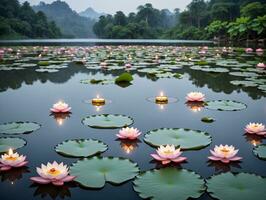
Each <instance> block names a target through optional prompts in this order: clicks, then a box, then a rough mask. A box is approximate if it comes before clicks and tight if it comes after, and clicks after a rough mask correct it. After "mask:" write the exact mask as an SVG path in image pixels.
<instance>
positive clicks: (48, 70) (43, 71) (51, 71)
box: [35, 68, 59, 73]
mask: <svg viewBox="0 0 266 200" xmlns="http://www.w3.org/2000/svg"><path fill="white" fill-rule="evenodd" d="M35 71H36V72H40V73H55V72H59V70H58V69H45V68H41V69H36V70H35Z"/></svg>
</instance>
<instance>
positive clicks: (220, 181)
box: [207, 172, 266, 200]
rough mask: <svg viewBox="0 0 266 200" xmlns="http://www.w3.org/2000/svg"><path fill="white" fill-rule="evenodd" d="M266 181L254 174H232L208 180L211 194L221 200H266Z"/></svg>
mask: <svg viewBox="0 0 266 200" xmlns="http://www.w3.org/2000/svg"><path fill="white" fill-rule="evenodd" d="M265 185H266V179H265V178H262V177H260V176H256V175H254V174H248V173H239V174H236V175H234V174H232V173H230V172H228V173H223V174H219V175H216V176H213V177H211V178H210V179H208V180H207V188H208V189H207V191H208V192H209V194H210V195H211V196H212V197H214V198H217V199H221V200H233V199H234V200H238V199H239V200H250V199H256V200H265V199H266V193H265Z"/></svg>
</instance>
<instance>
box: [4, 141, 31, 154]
mask: <svg viewBox="0 0 266 200" xmlns="http://www.w3.org/2000/svg"><path fill="white" fill-rule="evenodd" d="M26 144H27V142H26V141H25V140H24V139H21V138H15V137H0V153H4V152H7V151H8V150H9V149H10V148H11V149H13V150H14V149H19V148H21V147H23V146H25V145H26Z"/></svg>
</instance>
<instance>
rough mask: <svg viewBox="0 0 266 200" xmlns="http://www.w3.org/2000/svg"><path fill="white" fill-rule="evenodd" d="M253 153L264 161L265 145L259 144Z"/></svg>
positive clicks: (265, 158) (265, 155) (265, 156)
mask: <svg viewBox="0 0 266 200" xmlns="http://www.w3.org/2000/svg"><path fill="white" fill-rule="evenodd" d="M253 153H254V154H255V155H256V156H258V157H259V158H261V159H263V160H266V144H261V145H259V146H257V147H255V148H254V150H253Z"/></svg>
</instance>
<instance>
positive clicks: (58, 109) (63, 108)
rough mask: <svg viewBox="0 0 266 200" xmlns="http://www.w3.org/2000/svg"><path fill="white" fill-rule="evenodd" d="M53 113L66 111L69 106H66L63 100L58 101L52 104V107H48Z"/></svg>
mask: <svg viewBox="0 0 266 200" xmlns="http://www.w3.org/2000/svg"><path fill="white" fill-rule="evenodd" d="M50 110H51V111H52V112H53V113H68V112H70V110H71V107H69V106H68V104H66V103H65V102H63V101H59V102H58V103H56V104H54V105H53V108H51V109H50Z"/></svg>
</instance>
